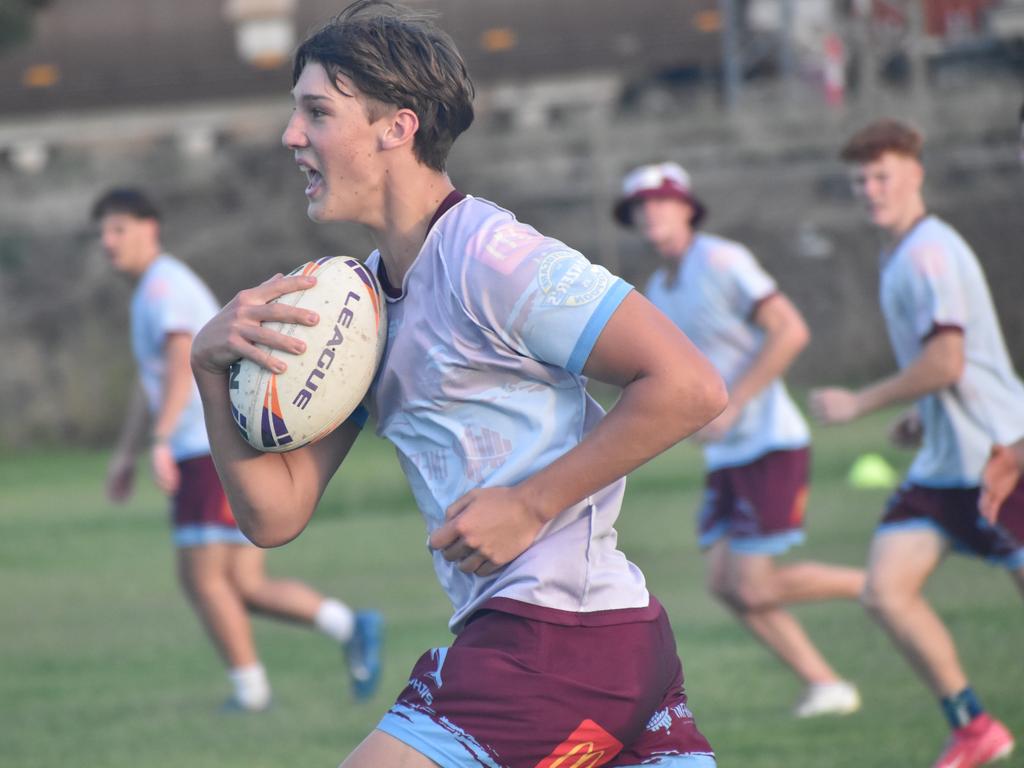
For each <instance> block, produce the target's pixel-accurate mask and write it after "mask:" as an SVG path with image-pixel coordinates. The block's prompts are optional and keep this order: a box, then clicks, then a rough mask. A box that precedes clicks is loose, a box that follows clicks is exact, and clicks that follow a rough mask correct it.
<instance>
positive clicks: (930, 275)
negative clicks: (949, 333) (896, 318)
mask: <svg viewBox="0 0 1024 768" xmlns="http://www.w3.org/2000/svg"><path fill="white" fill-rule="evenodd" d="M909 256H910V259H909V267H910V270H911V274H910V279H909V280H908V292H909V299H910V314H911V318H910V319H911V322H912V323H913V325H914V333H915V334H916V336H917V338H919V339H921V340H922V341H924V340H926V339H928V338H930V337H932V336H934V335H935V334H936V333H940V332H942V331H946V330H963V329H964V328H965V327H966V324H967V302H966V297H965V294H964V289H963V286H962V284H961V282H960V280H959V279H958V278H957V269H956V263H955V254H954V253H953V252H952V250H951V249H950V247H949V246H947V245H945V244H943V243H942V242H940V241H936V240H929V241H926V242H924V243H921V244H920V245H919V246H917V247H916V248H914V249H913V250H912V251H911V252H910V254H909Z"/></svg>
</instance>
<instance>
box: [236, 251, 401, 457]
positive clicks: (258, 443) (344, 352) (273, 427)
mask: <svg viewBox="0 0 1024 768" xmlns="http://www.w3.org/2000/svg"><path fill="white" fill-rule="evenodd" d="M291 274H292V275H313V276H315V277H316V285H314V286H313V287H312V288H309V289H307V290H305V291H296V292H294V293H288V294H285V295H284V296H282V297H280V298H279V299H275V301H279V302H283V303H286V304H290V305H292V306H295V307H300V308H302V309H309V310H312V311H314V312H317V313H318V314H319V316H320V322H319V323H317V324H316V325H314V326H306V325H298V324H291V323H287V324H285V323H266V324H265V325H266V326H267V327H268V328H270V329H272V330H275V331H278V332H280V333H284V334H286V335H288V336H292V337H294V338H298V339H302V340H303V341H305V342H306V351H305V352H303V353H302V354H300V355H293V354H290V353H288V352H282V351H280V350H270V349H268V348H266V347H262V346H261V348H262V349H264V350H265V351H267V352H269V353H270V355H271V356H272V357H276V358H280V359H281V360H282V361H284V362H285V363H287V365H288V368H287V370H286V371H285V372H284V373H274V372H273V371H271V370H269V369H267V368H264V367H263V366H261V365H259V364H257V363H254V362H252V361H251V360H240V361H239V362H237V363H235V364H234V365H233V366H231V370H230V375H229V379H228V389H229V393H230V396H231V415H232V417H233V418H234V421H235V424H236V425H237V426H238V429H239V431H240V432H241V433H242V437H244V438H245V439H246V441H247V442H248V443H249V445H251V446H252V447H253V448H256V449H257V450H260V451H274V452H281V451H291V450H294V449H295V448H300V447H301V446H303V445H308V444H309V443H313V442H315V441H317V440H319V439H320V438H322V437H324V436H325V435H327V434H328V433H330V432H331V431H332V430H334V429H335V428H336V427H337V426H338V425H339V424H341V423H342V422H343V421H345V419H347V418H348V417H349V416H350V415H351V414H352V412H353V411H355V409H356V408H357V407H358V406H359V404H360V403H361V402H362V400H363V398H364V397H365V396H366V392H367V390H368V389H369V388H370V383H371V382H372V381H373V377H374V374H375V373H376V371H377V366H378V365H379V364H380V359H381V356H382V355H383V353H384V346H385V343H386V342H387V333H388V330H387V326H388V323H387V306H386V303H385V301H384V295H383V292H382V290H381V287H380V284H379V283H378V282H377V278H376V277H375V276H374V275H373V274H372V273H371V272H370V270H368V269H367V268H366V267H365V266H363V264H362V263H360V262H359V261H358V260H356V259H353V258H350V257H348V256H329V257H325V258H322V259H318V260H317V261H311V262H308V263H306V264H303V265H302V266H301V267H298V268H297V269H295V270H294V271H293V272H292V273H291Z"/></svg>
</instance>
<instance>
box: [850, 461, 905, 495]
mask: <svg viewBox="0 0 1024 768" xmlns="http://www.w3.org/2000/svg"><path fill="white" fill-rule="evenodd" d="M846 481H847V482H848V483H849V484H850V485H851V486H853V487H854V488H895V487H896V484H897V483H898V482H899V475H898V474H897V473H896V470H895V469H893V468H892V465H890V464H889V462H887V461H886V460H885V459H884V458H882V457H881V456H880V455H879V454H877V453H865V454H864V455H863V456H860V457H858V459H857V460H856V461H855V462H853V466H851V467H850V473H849V474H848V475H847V476H846Z"/></svg>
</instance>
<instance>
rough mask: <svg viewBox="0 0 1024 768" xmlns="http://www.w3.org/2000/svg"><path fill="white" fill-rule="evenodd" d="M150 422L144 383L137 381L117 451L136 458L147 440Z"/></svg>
mask: <svg viewBox="0 0 1024 768" xmlns="http://www.w3.org/2000/svg"><path fill="white" fill-rule="evenodd" d="M148 424H149V411H148V409H147V407H146V393H145V392H143V390H142V384H141V383H140V382H136V384H135V387H134V389H133V390H132V397H131V401H130V402H129V404H128V411H127V413H126V414H125V419H124V424H123V425H122V427H121V434H120V436H119V437H118V440H117V449H116V452H117V453H118V454H120V455H122V456H125V457H132V458H134V456H135V454H137V453H138V452H139V450H140V449H141V447H142V444H143V443H144V442H145V436H146V427H147V425H148Z"/></svg>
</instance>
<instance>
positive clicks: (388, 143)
mask: <svg viewBox="0 0 1024 768" xmlns="http://www.w3.org/2000/svg"><path fill="white" fill-rule="evenodd" d="M386 120H387V122H386V124H385V130H384V134H383V135H382V136H381V148H382V149H396V148H397V147H401V146H404V145H406V144H410V145H411V144H412V142H413V140H414V139H415V137H416V131H418V130H419V128H420V119H419V118H418V117H417V116H416V113H415V112H413V111H412V110H411V109H408V108H405V107H403V108H401V109H396V110H395V111H394V113H393V114H392V115H390V116H389V117H388V118H386Z"/></svg>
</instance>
